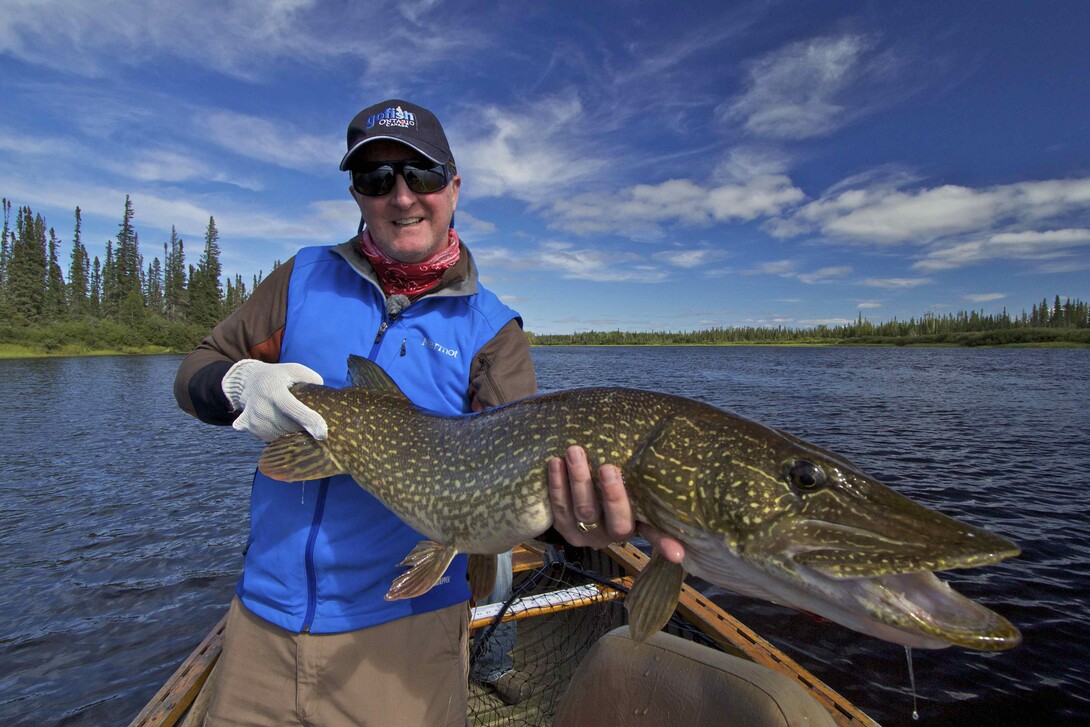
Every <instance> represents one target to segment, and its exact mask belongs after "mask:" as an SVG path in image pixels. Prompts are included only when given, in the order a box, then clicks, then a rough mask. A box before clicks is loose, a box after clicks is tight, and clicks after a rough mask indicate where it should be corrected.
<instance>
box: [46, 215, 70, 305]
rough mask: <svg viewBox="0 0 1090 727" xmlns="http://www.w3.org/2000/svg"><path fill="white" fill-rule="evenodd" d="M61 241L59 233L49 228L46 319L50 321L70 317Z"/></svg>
mask: <svg viewBox="0 0 1090 727" xmlns="http://www.w3.org/2000/svg"><path fill="white" fill-rule="evenodd" d="M58 247H60V241H59V240H57V233H55V232H54V231H53V228H52V227H51V228H49V267H48V271H47V273H46V279H45V311H44V312H45V318H46V320H50V321H59V320H63V319H64V318H65V317H67V315H68V290H67V288H66V287H65V285H64V275H63V274H62V273H61V266H60V262H59V257H60V253H59V251H58Z"/></svg>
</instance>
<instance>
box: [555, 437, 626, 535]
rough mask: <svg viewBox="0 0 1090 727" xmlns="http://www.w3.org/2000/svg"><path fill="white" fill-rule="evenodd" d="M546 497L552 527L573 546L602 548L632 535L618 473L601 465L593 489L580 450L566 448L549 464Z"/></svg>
mask: <svg viewBox="0 0 1090 727" xmlns="http://www.w3.org/2000/svg"><path fill="white" fill-rule="evenodd" d="M549 497H550V500H551V501H552V506H553V526H554V527H555V528H556V529H557V531H558V532H559V533H560V534H561V535H562V536H564V539H565V540H567V541H568V542H569V543H571V544H572V545H576V546H587V547H591V548H604V547H606V546H607V545H609V544H610V543H616V542H620V541H623V540H627V539H628V538H630V537H631V536H632V534H633V533H634V532H635V527H636V523H635V520H634V519H633V515H632V505H631V503H630V502H629V500H628V494H627V493H626V492H625V489H624V480H623V479H622V478H621V471H620V470H619V469H617V468H616V467H614V466H612V465H604V466H602V467H601V468H600V469H599V471H598V484H597V486H595V482H594V478H593V477H592V476H591V468H590V463H589V462H588V461H587V455H586V452H584V451H583V448H582V447H569V448H568V450H567V452H565V455H564V458H563V459H561V458H559V457H554V458H553V459H552V460H550V461H549ZM580 523H582V527H581V526H580Z"/></svg>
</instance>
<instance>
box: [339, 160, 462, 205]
mask: <svg viewBox="0 0 1090 727" xmlns="http://www.w3.org/2000/svg"><path fill="white" fill-rule="evenodd" d="M397 174H400V175H401V176H402V177H403V178H404V179H405V184H407V185H409V189H411V190H412V191H414V192H416V193H417V194H431V193H432V192H438V191H439V190H440V189H442V188H443V187H445V186H447V185H448V184H450V176H451V175H450V169H449V168H448V167H447V165H446V164H436V163H435V162H431V161H427V160H421V159H414V160H412V161H402V162H376V163H374V164H368V165H366V166H361V167H358V168H356V169H353V170H352V188H353V189H355V190H356V191H357V192H359V193H360V194H362V195H363V196H364V197H381V196H382V195H384V194H387V193H389V191H390V190H391V189H393V188H394V180H395V179H396V177H395V176H394V175H397Z"/></svg>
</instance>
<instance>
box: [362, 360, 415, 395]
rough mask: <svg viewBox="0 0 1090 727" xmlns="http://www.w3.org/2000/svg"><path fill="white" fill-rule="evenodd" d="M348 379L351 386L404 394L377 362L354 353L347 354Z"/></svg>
mask: <svg viewBox="0 0 1090 727" xmlns="http://www.w3.org/2000/svg"><path fill="white" fill-rule="evenodd" d="M348 380H349V381H350V382H351V383H352V386H358V387H360V388H361V389H367V390H368V391H379V392H383V393H387V394H396V395H397V396H401V397H405V394H404V393H403V392H402V391H401V389H399V388H398V386H397V384H395V383H394V380H393V379H391V378H390V375H389V374H387V373H386V372H385V371H383V370H382V368H381V367H380V366H379V365H378V364H377V363H375V362H374V361H371V360H370V359H366V358H364V357H363V356H357V355H355V354H350V355H349V356H348ZM405 398H408V397H405Z"/></svg>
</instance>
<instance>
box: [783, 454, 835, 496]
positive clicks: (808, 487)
mask: <svg viewBox="0 0 1090 727" xmlns="http://www.w3.org/2000/svg"><path fill="white" fill-rule="evenodd" d="M784 475H785V476H786V479H787V482H788V483H789V484H790V485H791V486H792V487H794V488H795V489H796V490H798V491H799V492H813V491H814V490H817V489H819V488H821V487H822V486H823V485H824V484H825V480H826V476H825V470H824V469H822V468H821V467H820V466H818V465H816V464H814V463H813V462H809V461H807V460H805V459H796V460H794V461H792V462H787V463H786V464H785V465H784Z"/></svg>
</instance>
